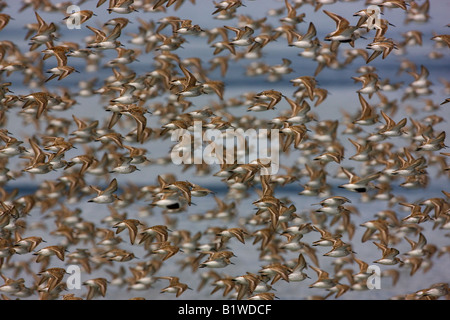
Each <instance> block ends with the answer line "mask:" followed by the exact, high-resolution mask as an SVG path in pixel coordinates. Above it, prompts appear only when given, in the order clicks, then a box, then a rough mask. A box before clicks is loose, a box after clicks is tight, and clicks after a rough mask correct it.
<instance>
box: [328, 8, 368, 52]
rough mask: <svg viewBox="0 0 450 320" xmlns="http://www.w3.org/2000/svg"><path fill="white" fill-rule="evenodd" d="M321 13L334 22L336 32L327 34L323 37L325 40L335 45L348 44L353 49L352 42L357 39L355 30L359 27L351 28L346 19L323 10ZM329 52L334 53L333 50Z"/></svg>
mask: <svg viewBox="0 0 450 320" xmlns="http://www.w3.org/2000/svg"><path fill="white" fill-rule="evenodd" d="M323 12H324V13H325V14H326V15H327V16H329V17H330V18H331V19H333V20H334V22H335V23H336V30H335V31H333V32H331V33H329V34H327V35H326V36H325V40H326V41H332V42H334V43H336V44H339V43H349V44H350V45H351V46H352V47H353V46H354V42H355V40H356V38H357V35H356V30H358V29H359V28H360V26H359V25H355V26H351V25H350V22H349V21H348V20H347V19H345V18H343V17H341V16H340V15H337V14H335V13H333V12H330V11H327V10H323ZM332 46H333V45H332ZM331 50H332V51H334V49H333V48H332V49H331Z"/></svg>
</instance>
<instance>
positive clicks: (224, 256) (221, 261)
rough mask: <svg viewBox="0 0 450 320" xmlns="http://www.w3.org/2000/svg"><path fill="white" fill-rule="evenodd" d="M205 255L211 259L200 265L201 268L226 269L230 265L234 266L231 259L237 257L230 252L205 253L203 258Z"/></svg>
mask: <svg viewBox="0 0 450 320" xmlns="http://www.w3.org/2000/svg"><path fill="white" fill-rule="evenodd" d="M204 254H209V257H208V259H207V260H206V261H204V262H202V263H200V265H199V268H205V267H207V268H224V267H226V266H228V265H229V264H233V262H231V260H230V259H231V258H232V257H235V255H234V253H233V252H232V251H229V250H222V251H205V252H203V253H202V256H203V255H204Z"/></svg>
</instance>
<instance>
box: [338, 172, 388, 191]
mask: <svg viewBox="0 0 450 320" xmlns="http://www.w3.org/2000/svg"><path fill="white" fill-rule="evenodd" d="M341 169H342V171H343V172H344V173H345V174H346V175H347V177H348V178H349V182H348V183H345V184H342V185H340V186H339V188H343V189H347V190H349V191H353V192H360V193H361V192H367V190H368V189H369V182H370V181H372V180H375V179H378V178H379V177H380V175H381V173H380V172H377V173H373V174H369V175H366V176H364V177H358V176H357V175H355V174H354V173H352V172H351V171H349V170H347V169H346V168H341Z"/></svg>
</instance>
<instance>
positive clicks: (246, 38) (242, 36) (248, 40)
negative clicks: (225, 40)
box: [225, 26, 255, 46]
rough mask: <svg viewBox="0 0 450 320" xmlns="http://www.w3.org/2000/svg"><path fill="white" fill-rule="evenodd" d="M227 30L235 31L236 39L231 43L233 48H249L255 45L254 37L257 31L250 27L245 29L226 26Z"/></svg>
mask: <svg viewBox="0 0 450 320" xmlns="http://www.w3.org/2000/svg"><path fill="white" fill-rule="evenodd" d="M225 28H226V29H228V30H231V31H233V32H234V33H235V34H236V37H235V38H234V39H232V40H231V41H230V44H231V45H233V46H249V45H251V44H253V42H254V38H253V37H252V35H253V33H254V32H255V30H253V29H252V28H250V27H248V26H244V27H243V28H236V27H232V26H225Z"/></svg>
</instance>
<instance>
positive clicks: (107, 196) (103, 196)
mask: <svg viewBox="0 0 450 320" xmlns="http://www.w3.org/2000/svg"><path fill="white" fill-rule="evenodd" d="M90 188H91V189H92V190H93V191H95V192H96V193H97V196H96V197H94V198H92V199H90V200H88V202H95V203H112V202H114V201H115V200H117V199H118V197H117V195H116V194H115V193H114V192H116V191H117V189H118V186H117V179H116V178H114V179H112V180H111V182H110V183H109V185H108V186H107V187H106V188H105V189H104V190H101V189H99V188H98V187H96V186H92V185H91V186H90Z"/></svg>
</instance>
